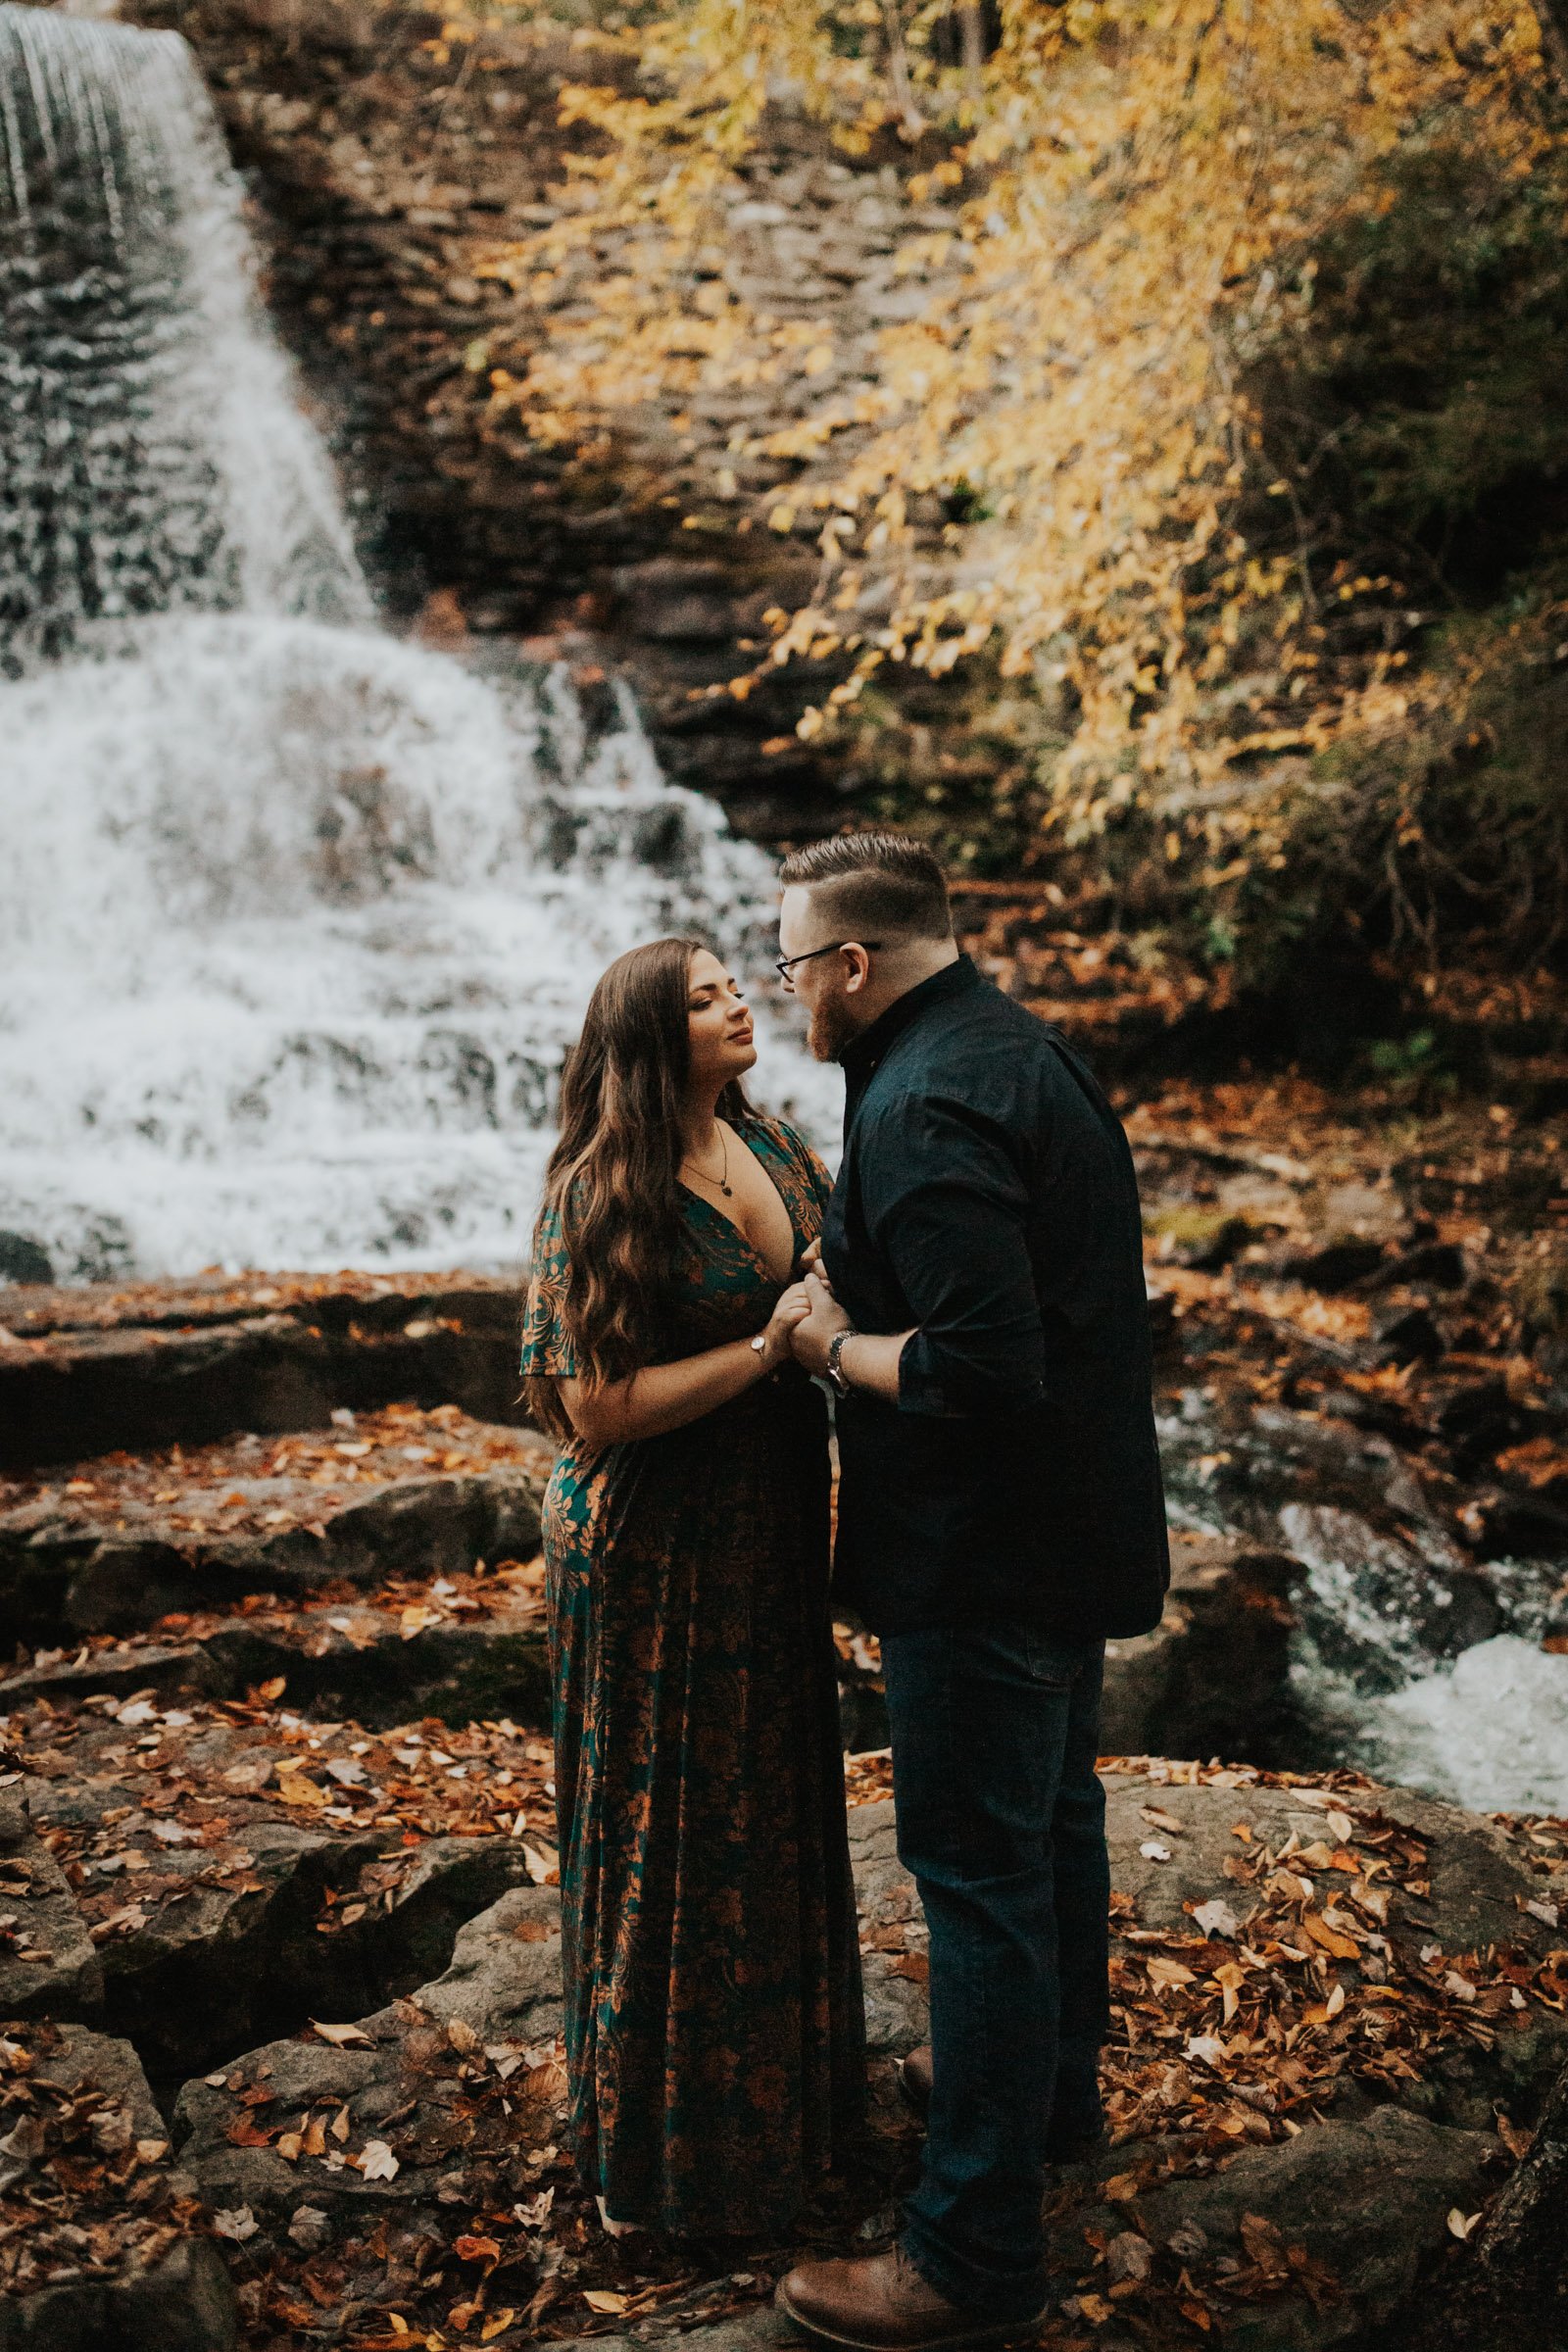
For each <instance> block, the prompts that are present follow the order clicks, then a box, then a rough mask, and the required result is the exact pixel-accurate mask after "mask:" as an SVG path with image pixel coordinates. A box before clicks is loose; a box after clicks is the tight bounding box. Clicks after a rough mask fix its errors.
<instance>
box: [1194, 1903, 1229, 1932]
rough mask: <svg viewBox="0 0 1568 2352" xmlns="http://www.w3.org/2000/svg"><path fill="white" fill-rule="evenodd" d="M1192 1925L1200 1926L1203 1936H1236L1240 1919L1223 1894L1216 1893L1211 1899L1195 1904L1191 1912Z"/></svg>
mask: <svg viewBox="0 0 1568 2352" xmlns="http://www.w3.org/2000/svg"><path fill="white" fill-rule="evenodd" d="M1193 1925H1194V1926H1195V1927H1197V1928H1201V1929H1202V1931H1203V1934H1204V1935H1205V1936H1237V1935H1239V1934H1240V1933H1241V1922H1240V1920H1239V1919H1238V1918H1237V1916H1236V1914H1235V1912H1234V1911H1233V1910H1232V1909H1231V1907H1230V1905H1229V1903H1227V1902H1226V1901H1225V1900H1224V1898H1223V1896H1221V1895H1217V1894H1216V1895H1215V1896H1214V1898H1213V1899H1212V1901H1210V1902H1206V1903H1200V1904H1199V1905H1198V1906H1197V1908H1196V1909H1195V1910H1194V1912H1193Z"/></svg>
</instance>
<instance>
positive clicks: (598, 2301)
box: [582, 2286, 631, 2312]
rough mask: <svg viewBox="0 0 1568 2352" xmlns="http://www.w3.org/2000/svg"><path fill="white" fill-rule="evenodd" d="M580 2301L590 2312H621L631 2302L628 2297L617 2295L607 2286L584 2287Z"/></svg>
mask: <svg viewBox="0 0 1568 2352" xmlns="http://www.w3.org/2000/svg"><path fill="white" fill-rule="evenodd" d="M582 2299H583V2301H584V2302H585V2303H586V2304H587V2306H588V2308H589V2310H590V2311H610V2312H622V2311H624V2310H625V2308H626V2306H627V2304H628V2303H629V2302H630V2301H631V2297H630V2295H617V2294H615V2293H614V2292H613V2290H612V2289H611V2288H610V2287H608V2286H585V2287H584V2288H583V2290H582Z"/></svg>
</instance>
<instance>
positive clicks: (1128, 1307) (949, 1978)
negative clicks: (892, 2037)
mask: <svg viewBox="0 0 1568 2352" xmlns="http://www.w3.org/2000/svg"><path fill="white" fill-rule="evenodd" d="M782 880H783V883H784V896H783V902H782V907H781V913H780V959H779V966H778V968H779V972H780V976H781V978H782V980H783V982H784V985H785V987H786V988H788V989H791V990H792V991H793V993H794V994H795V995H796V996H798V997H799V998H800V1000H801V1002H802V1004H803V1005H804V1006H805V1007H806V1009H807V1011H808V1012H809V1017H810V1044H811V1049H812V1051H813V1053H815V1054H817V1055H818V1056H819V1057H820V1058H822V1059H836V1060H838V1061H839V1062H841V1063H842V1064H843V1067H844V1071H845V1076H846V1080H847V1085H848V1099H847V1103H846V1111H845V1150H844V1158H843V1163H842V1166H841V1169H840V1172H839V1176H838V1180H837V1182H836V1183H830V1180H829V1178H828V1176H827V1174H826V1171H825V1170H824V1169H823V1167H822V1165H821V1163H820V1162H819V1161H818V1160H817V1159H816V1157H815V1156H814V1154H813V1153H812V1152H811V1151H810V1150H809V1147H808V1146H807V1145H806V1144H805V1143H804V1142H803V1141H802V1139H801V1137H800V1136H799V1135H797V1134H796V1133H795V1132H794V1130H793V1129H792V1128H790V1127H788V1126H786V1125H785V1124H784V1122H783V1121H782V1120H778V1119H773V1118H769V1117H766V1116H764V1115H763V1114H762V1113H760V1112H759V1111H757V1110H755V1109H753V1108H752V1106H751V1104H750V1103H748V1102H747V1099H746V1096H745V1094H744V1093H743V1091H742V1085H741V1081H742V1079H743V1077H744V1075H745V1074H746V1072H747V1071H748V1070H750V1069H751V1067H752V1066H753V1064H754V1063H755V1061H756V1058H757V1055H756V1052H755V1048H754V1046H753V1042H752V1023H751V1017H750V1014H749V1013H748V1011H747V1009H746V1005H745V1004H744V1002H743V1000H742V998H741V997H740V995H739V993H738V991H737V989H736V986H735V983H734V982H733V980H732V979H730V978H729V976H728V975H727V974H726V972H725V970H724V967H723V965H722V964H721V963H720V962H719V961H718V959H717V958H716V957H715V956H712V955H711V953H710V952H709V951H708V950H707V949H706V948H704V947H703V946H701V945H700V944H699V943H696V942H694V941H691V940H685V939H669V940H661V941H658V942H656V943H654V944H653V945H652V946H649V947H645V948H638V949H634V950H633V951H632V952H631V953H630V954H628V955H626V956H621V957H619V958H618V960H617V961H616V962H615V963H613V964H612V965H611V967H610V969H609V970H608V971H607V972H606V973H605V974H604V976H603V978H602V979H601V981H600V982H599V985H598V988H597V989H596V991H595V993H594V997H593V1000H592V1003H591V1005H590V1006H589V1009H588V1014H587V1019H586V1022H585V1025H584V1028H583V1033H582V1036H581V1039H580V1040H579V1042H578V1044H577V1046H576V1048H575V1050H574V1052H573V1054H572V1055H571V1058H570V1060H569V1062H568V1065H567V1068H566V1072H565V1077H564V1087H563V1099H562V1128H561V1138H560V1142H559V1144H558V1146H557V1148H556V1151H555V1152H554V1154H553V1156H552V1159H551V1163H550V1169H549V1173H548V1177H547V1180H546V1190H545V1200H544V1205H543V1208H542V1210H541V1213H540V1218H539V1225H538V1231H537V1235H536V1238H535V1251H534V1266H533V1275H532V1280H531V1285H530V1289H529V1295H528V1304H527V1318H526V1325H525V1332H524V1341H523V1357H522V1369H523V1373H524V1375H525V1381H526V1391H527V1394H528V1396H529V1397H530V1399H531V1401H532V1404H533V1406H534V1409H535V1413H536V1416H537V1417H538V1418H539V1419H540V1420H541V1421H542V1422H543V1423H544V1424H545V1425H546V1426H548V1427H549V1428H551V1429H552V1430H553V1431H554V1432H555V1433H556V1434H557V1435H558V1436H559V1437H560V1438H561V1439H562V1440H563V1441H564V1450H563V1452H562V1454H561V1457H560V1460H559V1462H558V1464H557V1467H556V1470H555V1473H554V1475H553V1477H552V1479H551V1483H550V1488H549V1492H548V1495H547V1496H546V1504H545V1557H546V1563H547V1569H548V1595H549V1608H550V1624H551V1642H552V1659H553V1667H554V1675H555V1736H556V1785H557V1791H558V1797H557V1802H558V1807H559V1813H560V1833H561V1882H562V1898H563V1912H564V1975H565V1994H566V2050H567V2069H568V2074H569V2078H570V2095H571V2111H572V2125H573V2131H574V2139H575V2151H576V2162H577V2167H578V2171H579V2174H580V2176H581V2178H582V2180H584V2181H585V2183H586V2184H587V2185H588V2187H589V2188H590V2189H592V2190H593V2191H594V2193H595V2194H596V2195H597V2196H598V2198H599V2202H600V2211H601V2213H602V2215H603V2216H604V2219H605V2222H606V2226H607V2227H608V2228H610V2229H624V2228H628V2227H642V2228H650V2229H663V2230H667V2231H669V2232H671V2233H674V2234H678V2235H683V2236H695V2237H722V2236H737V2237H745V2238H747V2239H749V2240H750V2241H751V2242H752V2243H754V2244H755V2243H756V2242H757V2241H758V2240H759V2239H765V2238H768V2237H775V2236H782V2235H784V2234H785V2233H786V2232H787V2231H788V2229H789V2228H790V2226H791V2224H792V2223H793V2221H794V2220H795V2219H796V2217H797V2215H798V2214H799V2212H800V2210H801V2208H802V2206H803V2205H804V2204H805V2203H806V2201H807V2199H808V2198H809V2196H810V2195H811V2193H812V2191H813V2189H814V2187H815V2186H816V2185H817V2184H818V2182H819V2181H820V2180H821V2179H822V2177H823V2176H824V2174H826V2173H827V2172H828V2171H830V2170H832V2169H834V2168H835V2167H842V2166H843V2165H844V2163H845V2162H846V2160H847V2159H848V2157H849V2156H850V2154H851V2153H852V2151H853V2144H854V2138H855V2134H856V2132H857V2131H858V2127H859V2123H860V2118H861V2110H862V2102H863V2092H864V2027H863V2016H862V2010H861V1999H860V1978H859V1957H858V1936H857V1926H856V1905H855V1889H854V1885H853V1882H852V1879H851V1874H850V1861H849V1848H848V1839H847V1832H846V1818H845V1797H844V1772H843V1759H842V1754H841V1750H840V1739H839V1724H838V1705H837V1680H836V1671H835V1669H836V1658H835V1653H834V1649H833V1642H832V1635H831V1622H830V1611H829V1604H828V1582H829V1568H830V1520H829V1481H830V1467H829V1452H828V1419H827V1402H826V1396H825V1393H824V1392H825V1390H826V1389H828V1388H831V1390H832V1392H833V1393H834V1415H835V1419H836V1423H837V1431H838V1440H839V1454H840V1490H839V1510H838V1530H837V1541H836V1549H835V1550H834V1556H833V1561H832V1568H833V1577H834V1585H833V1592H834V1602H835V1605H836V1606H837V1607H839V1608H841V1609H845V1608H847V1609H851V1610H854V1611H856V1612H858V1615H859V1616H860V1617H861V1618H862V1619H863V1620H864V1622H865V1623H866V1624H867V1625H868V1626H869V1627H870V1628H871V1630H872V1631H873V1632H874V1633H876V1634H877V1635H878V1636H879V1637H880V1639H881V1644H882V1663H883V1671H884V1676H885V1681H886V1689H887V1704H888V1715H889V1720H890V1725H891V1736H892V1743H893V1783H894V1797H895V1804H896V1811H897V1818H898V1838H899V1852H900V1855H901V1858H902V1859H903V1861H904V1863H905V1864H906V1866H907V1869H908V1870H909V1871H910V1872H911V1874H912V1875H913V1878H914V1880H915V1883H916V1886H917V1887H918V1889H919V1893H920V1896H921V1900H922V1902H923V1904H924V1907H925V1914H926V1920H927V1924H928V1927H929V1930H930V1993H931V2041H930V2046H929V2048H928V2049H926V2050H917V2051H915V2052H913V2053H912V2054H911V2056H910V2057H909V2058H907V2060H906V2061H905V2066H904V2086H905V2089H906V2092H907V2095H908V2097H909V2098H910V2100H911V2102H912V2103H913V2104H914V2105H915V2106H916V2107H917V2108H918V2109H920V2110H921V2111H922V2112H923V2113H925V2115H926V2117H927V2141H926V2148H925V2155H924V2160H923V2164H922V2168H921V2173H920V2179H919V2182H918V2185H917V2187H916V2189H915V2191H914V2194H913V2196H912V2197H911V2199H910V2200H909V2203H908V2206H907V2213H906V2216H905V2222H904V2228H903V2232H902V2235H901V2237H900V2239H899V2242H898V2243H897V2245H896V2246H894V2247H893V2248H892V2249H891V2250H890V2251H889V2252H887V2253H885V2254H881V2255H875V2256H868V2257H865V2258H863V2259H859V2260H853V2261H837V2262H832V2261H818V2262H808V2263H804V2264H802V2265H801V2266H799V2267H798V2268H797V2269H795V2270H794V2271H792V2272H790V2273H789V2275H788V2276H787V2277H786V2278H784V2279H783V2280H782V2281H781V2282H780V2286H779V2290H778V2300H779V2304H780V2307H781V2309H782V2310H783V2311H785V2312H786V2313H787V2314H788V2315H789V2317H790V2318H791V2319H793V2320H794V2321H795V2322H797V2323H798V2324H799V2326H800V2327H803V2328H805V2329H806V2330H807V2331H808V2332H809V2333H810V2334H811V2335H813V2336H815V2337H817V2338H819V2339H821V2340H823V2341H827V2342H831V2343H836V2344H844V2345H850V2346H856V2347H862V2348H863V2352H905V2348H906V2347H907V2348H910V2352H912V2348H914V2347H933V2346H949V2345H959V2344H968V2343H979V2342H986V2341H998V2340H1003V2339H1005V2338H1007V2337H1010V2336H1015V2335H1019V2334H1024V2333H1027V2332H1028V2330H1029V2328H1030V2327H1031V2326H1032V2325H1033V2324H1034V2323H1035V2322H1036V2321H1037V2320H1038V2319H1039V2318H1040V2317H1041V2316H1042V2313H1043V2311H1044V2309H1045V2307H1046V2304H1047V2295H1048V2289H1047V2279H1046V2275H1045V2269H1044V2251H1043V2235H1042V2228H1041V2207H1042V2201H1043V2196H1044V2192H1045V2189H1046V2186H1047V2183H1048V2177H1049V2168H1050V2167H1051V2166H1052V2165H1053V2164H1054V2163H1059V2162H1063V2161H1069V2160H1071V2159H1073V2158H1074V2157H1077V2156H1080V2155H1082V2154H1084V2153H1086V2152H1088V2151H1090V2150H1092V2149H1093V2148H1094V2146H1095V2145H1096V2144H1097V2143H1098V2141H1099V2140H1100V2138H1101V2135H1102V2131H1103V2124H1102V2117H1101V2106H1100V2091H1099V2084H1098V2073H1097V2070H1098V2058H1099V2050H1100V2045H1101V2042H1102V2040H1103V2035H1104V2031H1105V2025H1106V2019H1107V1997H1108V1996H1107V1915H1108V1903H1109V1885H1110V1883H1109V1871H1108V1864H1107V1860H1106V1853H1105V1841H1104V1828H1103V1795H1102V1791H1101V1788H1100V1784H1099V1782H1098V1780H1097V1779H1096V1775H1095V1757H1096V1753H1097V1746H1098V1729H1099V1700H1100V1686H1101V1675H1102V1668H1103V1654H1104V1643H1105V1640H1106V1638H1107V1637H1114V1636H1121V1635H1131V1634H1138V1633H1143V1632H1146V1631H1147V1630H1148V1629H1149V1628H1150V1627H1152V1625H1153V1624H1155V1623H1156V1622H1157V1620H1158V1617H1159V1613H1160V1607H1161V1601H1162V1596H1163V1593H1164V1589H1165V1585H1166V1581H1167V1577H1168V1562H1167V1554H1166V1544H1165V1522H1164V1508H1163V1501H1162V1497H1161V1491H1160V1477H1159V1463H1158V1455H1157V1451H1156V1446H1155V1439H1154V1426H1153V1414H1152V1400H1151V1361H1150V1341H1149V1325H1148V1314H1147V1309H1146V1304H1145V1294H1144V1279H1143V1261H1142V1247H1141V1241H1142V1237H1141V1230H1140V1219H1139V1207H1138V1193H1137V1183H1136V1179H1135V1176H1134V1172H1133V1166H1132V1158H1131V1154H1130V1152H1129V1151H1128V1148H1127V1142H1126V1138H1125V1136H1124V1135H1123V1133H1122V1130H1121V1127H1120V1124H1119V1122H1118V1121H1117V1119H1116V1117H1115V1115H1114V1113H1113V1112H1112V1110H1111V1109H1110V1107H1109V1105H1108V1104H1107V1103H1106V1102H1105V1100H1104V1097H1103V1094H1102V1093H1101V1091H1100V1089H1099V1087H1098V1086H1097V1085H1096V1083H1095V1081H1094V1079H1093V1078H1092V1077H1091V1076H1090V1074H1089V1072H1088V1071H1087V1069H1086V1068H1085V1067H1084V1065H1083V1063H1082V1062H1081V1061H1080V1060H1079V1059H1078V1058H1077V1057H1076V1056H1075V1055H1074V1054H1073V1053H1072V1052H1071V1051H1070V1050H1069V1048H1068V1047H1067V1046H1066V1045H1065V1043H1064V1042H1063V1040H1062V1039H1061V1037H1060V1036H1059V1035H1058V1034H1057V1033H1056V1032H1054V1030H1052V1029H1050V1028H1048V1027H1047V1026H1045V1025H1044V1024H1043V1023H1042V1022H1040V1021H1039V1020H1037V1019H1036V1018H1035V1017H1034V1016H1033V1015H1032V1014H1030V1013H1028V1012H1026V1011H1025V1010H1024V1009H1023V1008H1022V1007H1021V1006H1020V1005H1016V1004H1014V1003H1013V1002H1011V1001H1010V1000H1009V999H1007V998H1006V997H1004V996H1003V995H1002V994H1001V993H1000V992H999V991H998V990H997V989H995V988H994V987H992V986H991V984H990V983H989V982H988V981H987V980H985V979H984V978H983V977H982V975H981V974H980V972H979V971H978V970H977V969H976V968H975V966H974V965H973V964H972V963H971V962H970V961H969V959H968V958H967V957H966V956H962V955H960V954H959V952H958V950H957V948H956V944H955V941H954V937H953V927H952V921H951V915H950V910H949V906H948V898H947V890H946V886H945V883H944V881H943V877H942V872H941V868H940V867H939V866H938V864H937V862H936V860H935V858H933V857H932V856H931V854H930V853H929V852H928V851H927V850H925V849H924V848H923V847H921V846H920V845H918V844H916V843H914V842H911V841H907V840H904V839H901V838H899V837H897V836H894V835H886V834H858V835H849V836H844V837H841V838H839V839H837V840H833V841H828V842H823V843H819V844H817V845H815V846H814V847H812V848H809V849H807V850H804V851H801V852H799V853H797V854H796V855H795V856H793V857H791V858H788V859H786V861H785V864H784V867H783V871H782ZM812 1376H815V1377H812Z"/></svg>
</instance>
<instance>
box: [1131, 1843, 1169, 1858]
mask: <svg viewBox="0 0 1568 2352" xmlns="http://www.w3.org/2000/svg"><path fill="white" fill-rule="evenodd" d="M1138 1851H1139V1852H1140V1853H1141V1854H1142V1855H1143V1857H1144V1860H1145V1861H1146V1862H1168V1861H1169V1860H1170V1847H1169V1846H1168V1845H1161V1844H1160V1842H1159V1839H1158V1838H1145V1840H1144V1842H1143V1844H1142V1845H1141V1846H1140V1847H1139V1848H1138Z"/></svg>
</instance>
